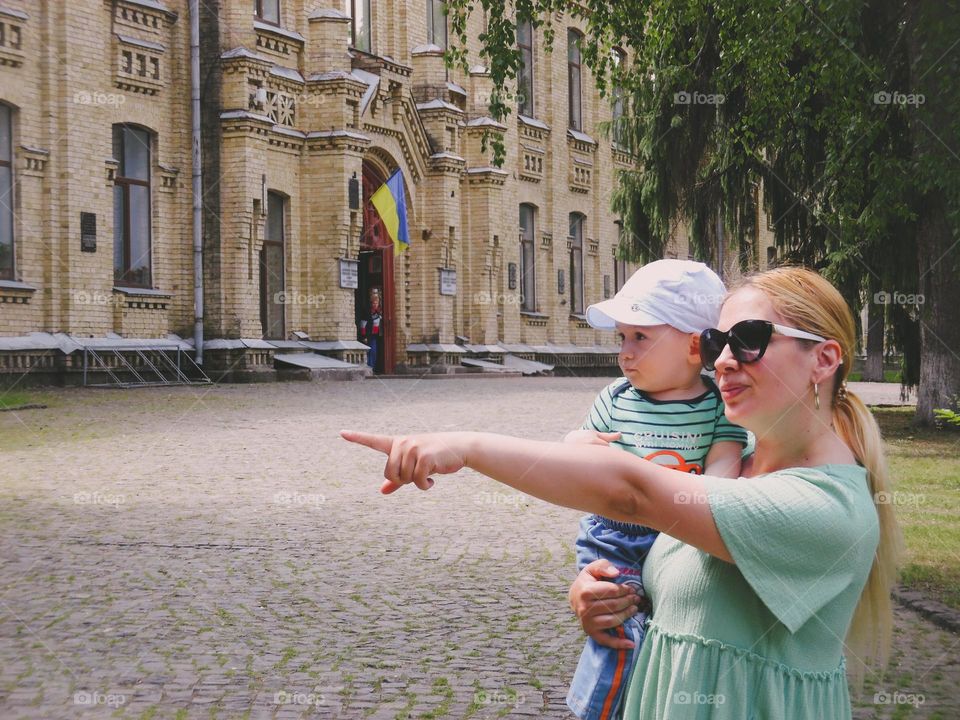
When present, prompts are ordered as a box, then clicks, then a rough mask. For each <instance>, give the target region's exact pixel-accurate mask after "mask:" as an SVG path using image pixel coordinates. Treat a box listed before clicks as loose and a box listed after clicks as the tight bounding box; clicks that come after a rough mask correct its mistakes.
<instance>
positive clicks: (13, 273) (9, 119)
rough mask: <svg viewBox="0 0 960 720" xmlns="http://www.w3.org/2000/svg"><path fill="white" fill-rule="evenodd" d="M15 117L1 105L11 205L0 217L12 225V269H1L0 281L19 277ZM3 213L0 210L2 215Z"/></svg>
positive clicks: (0, 124) (1, 160) (3, 164)
mask: <svg viewBox="0 0 960 720" xmlns="http://www.w3.org/2000/svg"><path fill="white" fill-rule="evenodd" d="M3 115H5V116H6V118H5V120H6V125H7V126H6V128H4V127H3V118H2V116H3ZM13 115H14V109H13V108H12V107H11V106H10V105H7V104H6V103H0V132H6V135H7V148H8V150H9V151H10V156H9V157H8V158H2V157H0V167H6V168H9V169H10V201H9V202H10V205H9V210H10V213H9V217H6V218H4V217H3V216H2V215H0V222H4V221H6V222H9V224H10V269H9V271H4V269H3V268H2V267H0V280H16V277H17V227H16V217H17V213H16V210H15V207H16V204H15V203H16V196H15V195H14V193H15V191H16V187H17V180H16V177H14V174H15V173H14V165H15V164H16V163H14V157H15V155H14V151H13ZM2 212H3V211H2V210H0V213H2Z"/></svg>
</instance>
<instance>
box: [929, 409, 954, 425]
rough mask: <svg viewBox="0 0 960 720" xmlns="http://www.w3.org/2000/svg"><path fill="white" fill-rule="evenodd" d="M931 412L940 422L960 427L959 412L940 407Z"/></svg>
mask: <svg viewBox="0 0 960 720" xmlns="http://www.w3.org/2000/svg"><path fill="white" fill-rule="evenodd" d="M933 414H934V415H935V416H936V418H937V420H939V421H940V422H942V423H945V424H947V425H956V426H958V427H960V412H957V411H956V410H950V409H947V408H940V409H939V410H934V411H933Z"/></svg>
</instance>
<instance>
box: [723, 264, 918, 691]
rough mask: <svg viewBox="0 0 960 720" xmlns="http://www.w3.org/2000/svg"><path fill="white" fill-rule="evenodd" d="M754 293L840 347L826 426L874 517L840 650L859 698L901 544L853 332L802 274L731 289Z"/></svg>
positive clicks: (835, 301) (836, 302)
mask: <svg viewBox="0 0 960 720" xmlns="http://www.w3.org/2000/svg"><path fill="white" fill-rule="evenodd" d="M745 286H747V287H754V288H757V289H759V290H761V291H762V292H763V293H764V294H765V295H766V296H767V297H768V298H769V299H770V302H771V304H772V305H773V306H774V308H775V309H776V311H777V312H778V313H779V314H780V315H781V316H782V317H784V318H785V319H787V320H789V321H790V322H791V323H792V324H793V326H794V327H796V328H798V329H800V330H806V331H807V332H812V333H816V334H818V335H820V336H821V337H825V338H832V339H835V340H836V341H837V342H838V343H840V348H841V352H842V357H843V361H844V362H843V364H841V365H840V367H839V368H838V369H837V372H836V374H835V375H834V380H833V392H832V400H831V402H832V403H833V426H834V429H835V431H836V433H837V435H838V436H839V437H840V438H841V439H842V440H843V441H844V442H845V443H846V444H847V446H848V447H849V448H850V450H851V451H852V452H853V454H854V456H855V457H856V458H857V461H858V462H859V463H860V464H861V465H863V467H864V468H865V469H866V471H867V482H868V484H869V489H870V494H871V495H872V496H873V504H874V506H875V507H876V509H877V520H878V523H879V528H880V542H879V544H878V545H877V552H876V555H875V556H874V560H873V567H871V569H870V575H869V577H868V579H867V584H866V585H865V586H864V588H863V592H862V593H861V595H860V600H859V601H858V603H857V607H856V610H855V611H854V614H853V619H852V620H851V623H850V627H849V629H848V631H847V637H846V642H845V648H846V655H847V667H848V669H849V672H850V676H851V679H852V680H853V684H854V685H855V686H856V687H857V688H858V689H860V690H862V687H863V678H864V675H865V673H866V671H867V670H868V669H871V668H873V669H876V670H880V671H882V670H883V669H884V668H885V667H886V665H887V662H888V661H889V658H890V644H891V640H892V637H893V604H892V602H891V600H890V592H891V590H892V589H893V585H894V583H895V582H896V580H897V563H898V561H899V558H900V554H901V552H902V549H903V537H902V536H901V534H900V529H899V527H898V526H897V519H896V517H895V515H894V512H893V504H892V503H891V502H890V495H889V493H890V472H889V470H888V469H887V460H886V457H885V456H884V452H883V440H882V439H881V437H880V428H879V427H878V426H877V421H876V420H875V419H874V417H873V415H872V414H871V412H870V410H868V409H867V406H866V405H864V404H863V401H862V400H860V398H858V397H857V396H856V395H854V394H853V393H852V392H848V391H847V383H846V378H847V374H848V373H849V372H850V367H851V365H852V364H853V351H854V346H855V344H856V326H855V325H854V322H853V315H852V314H851V312H850V308H849V306H848V305H847V303H846V301H844V299H843V296H841V295H840V293H839V292H838V291H837V289H836V288H835V287H834V286H833V285H831V284H830V283H829V282H828V281H827V280H825V279H824V278H823V277H821V276H820V275H818V274H817V273H815V272H813V271H812V270H807V269H806V268H802V267H790V266H781V267H778V268H775V269H773V270H767V271H766V272H762V273H757V274H754V275H748V276H746V277H744V278H742V279H741V281H740V282H739V283H738V284H737V287H745Z"/></svg>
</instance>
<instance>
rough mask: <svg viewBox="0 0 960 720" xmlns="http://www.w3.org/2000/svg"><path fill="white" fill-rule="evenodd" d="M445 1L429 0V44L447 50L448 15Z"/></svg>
mask: <svg viewBox="0 0 960 720" xmlns="http://www.w3.org/2000/svg"><path fill="white" fill-rule="evenodd" d="M443 5H444V3H443V0H427V42H429V43H432V44H434V45H439V46H440V47H442V48H444V49H446V47H447V15H446V13H445V12H444V11H443Z"/></svg>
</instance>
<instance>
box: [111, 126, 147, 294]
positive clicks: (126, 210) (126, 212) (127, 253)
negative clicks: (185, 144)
mask: <svg viewBox="0 0 960 720" xmlns="http://www.w3.org/2000/svg"><path fill="white" fill-rule="evenodd" d="M127 131H129V132H131V133H143V134H144V136H146V140H147V142H146V147H147V179H146V180H144V179H142V178H134V177H128V176H126V175H124V174H123V173H124V172H125V171H126V169H125V165H126V154H127V151H126V147H127V146H126V143H127V137H126V132H127ZM118 132H119V133H120V137H121V144H120V157H119V158H114V159H115V160H116V161H117V163H118V165H117V173H116V176H115V177H114V179H113V184H114V187H119V188H121V191H122V193H123V247H122V249H121V251H120V254H121V265H122V272H121V273H120V274H119V275H118V268H117V265H116V250H114V265H113V281H114V283H116V284H117V285H120V286H121V287H135V288H152V287H153V187H152V185H153V183H152V180H151V178H152V170H153V133H152V132H151V131H150V130H147V129H146V128H143V127H140V126H139V125H134V124H130V123H117V124H115V125H114V126H113V133H114V145H116V134H117V133H118ZM134 186H135V187H145V188H146V189H147V210H146V212H147V254H146V255H147V279H146V282H136V281H135V280H133V279H132V278H131V277H130V273H131V272H132V270H133V268H131V267H130V265H131V262H132V249H131V229H132V227H133V225H132V216H133V213H132V212H131V211H130V188H131V187H134ZM114 203H116V197H114ZM114 212H116V209H114ZM113 241H114V243H116V242H117V237H116V215H114V238H113Z"/></svg>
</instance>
